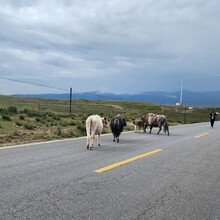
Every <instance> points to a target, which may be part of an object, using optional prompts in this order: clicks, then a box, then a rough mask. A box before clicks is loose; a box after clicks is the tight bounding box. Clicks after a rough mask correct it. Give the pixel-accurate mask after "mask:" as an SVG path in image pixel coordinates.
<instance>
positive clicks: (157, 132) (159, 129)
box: [157, 126, 162, 134]
mask: <svg viewBox="0 0 220 220" xmlns="http://www.w3.org/2000/svg"><path fill="white" fill-rule="evenodd" d="M161 129H162V128H161V126H160V127H159V131H158V132H157V134H159V133H160V131H161Z"/></svg>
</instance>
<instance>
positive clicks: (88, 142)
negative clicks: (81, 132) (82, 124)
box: [86, 135, 90, 149]
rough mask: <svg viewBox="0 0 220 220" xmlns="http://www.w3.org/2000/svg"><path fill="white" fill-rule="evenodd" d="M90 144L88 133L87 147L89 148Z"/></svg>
mask: <svg viewBox="0 0 220 220" xmlns="http://www.w3.org/2000/svg"><path fill="white" fill-rule="evenodd" d="M89 144H90V135H87V144H86V147H87V149H89Z"/></svg>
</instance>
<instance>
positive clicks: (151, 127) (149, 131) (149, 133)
mask: <svg viewBox="0 0 220 220" xmlns="http://www.w3.org/2000/svg"><path fill="white" fill-rule="evenodd" d="M152 128H153V126H150V131H149V134H151V131H152Z"/></svg>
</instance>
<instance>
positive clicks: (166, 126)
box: [163, 119, 170, 135]
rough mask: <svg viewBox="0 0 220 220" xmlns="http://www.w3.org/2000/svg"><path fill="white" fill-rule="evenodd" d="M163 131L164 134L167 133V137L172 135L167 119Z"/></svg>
mask: <svg viewBox="0 0 220 220" xmlns="http://www.w3.org/2000/svg"><path fill="white" fill-rule="evenodd" d="M163 131H164V133H166V132H167V135H170V132H169V126H168V122H167V119H166V120H165V123H164V126H163Z"/></svg>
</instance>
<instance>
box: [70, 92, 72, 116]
mask: <svg viewBox="0 0 220 220" xmlns="http://www.w3.org/2000/svg"><path fill="white" fill-rule="evenodd" d="M71 113H72V88H70V114H71Z"/></svg>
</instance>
